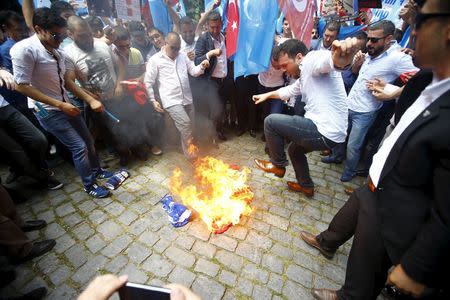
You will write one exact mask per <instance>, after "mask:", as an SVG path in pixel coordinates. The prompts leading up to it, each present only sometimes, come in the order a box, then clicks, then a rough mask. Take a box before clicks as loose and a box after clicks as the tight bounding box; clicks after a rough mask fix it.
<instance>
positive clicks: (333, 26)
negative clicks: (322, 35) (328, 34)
mask: <svg viewBox="0 0 450 300" xmlns="http://www.w3.org/2000/svg"><path fill="white" fill-rule="evenodd" d="M327 29H328V30H329V31H335V32H337V33H338V34H339V31H340V30H341V24H340V23H339V22H337V21H329V22H327V24H326V25H325V29H324V30H323V31H325V30H327Z"/></svg>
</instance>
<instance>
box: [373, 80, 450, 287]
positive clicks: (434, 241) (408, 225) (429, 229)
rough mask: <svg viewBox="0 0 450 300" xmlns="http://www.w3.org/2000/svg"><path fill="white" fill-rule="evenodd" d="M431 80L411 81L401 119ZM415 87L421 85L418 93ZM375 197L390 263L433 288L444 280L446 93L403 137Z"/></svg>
mask: <svg viewBox="0 0 450 300" xmlns="http://www.w3.org/2000/svg"><path fill="white" fill-rule="evenodd" d="M431 79H432V76H430V73H429V72H428V73H427V72H422V73H420V74H418V75H417V77H416V78H412V79H411V80H410V81H409V82H408V84H407V85H406V86H405V89H404V91H403V93H402V95H401V97H400V99H399V104H400V105H399V106H398V107H397V109H396V113H399V114H403V113H404V111H405V110H406V108H407V107H409V105H410V104H411V103H412V102H413V101H411V98H408V97H415V98H413V99H414V100H415V99H417V97H418V96H419V95H420V93H421V90H423V89H424V88H425V87H426V86H427V85H428V84H429V83H430V82H431ZM423 81H424V82H423ZM417 82H422V84H421V87H420V88H418V87H417ZM404 103H406V104H404ZM408 103H409V104H408ZM375 197H377V199H376V205H377V216H378V221H379V226H380V232H381V236H382V238H383V241H384V245H385V247H386V250H387V252H388V255H389V257H390V258H391V260H392V262H393V263H394V264H398V263H401V264H402V266H403V268H404V269H405V271H406V272H407V274H408V275H409V276H411V277H412V278H413V279H415V280H417V281H419V282H423V283H425V284H427V285H429V286H436V284H437V281H438V280H439V279H441V280H442V276H440V275H439V273H440V272H441V271H442V270H443V268H445V267H444V266H446V267H447V268H448V266H450V264H449V262H450V259H449V257H450V256H449V253H450V89H449V90H447V92H445V93H444V94H443V95H441V96H440V97H439V98H438V99H436V100H435V102H433V103H432V104H431V105H430V106H429V107H428V108H427V109H426V110H425V111H424V112H423V113H422V114H420V115H419V117H417V118H416V119H415V120H414V121H413V122H412V123H411V124H410V126H409V127H408V128H407V129H406V130H405V131H404V132H403V133H402V134H401V136H400V137H399V139H398V140H397V142H396V143H395V145H394V147H393V148H392V150H391V152H390V153H389V156H388V158H387V160H386V163H385V166H384V168H383V170H382V172H381V176H380V180H379V184H378V189H377V192H376V193H375ZM447 272H448V271H446V273H444V274H446V278H448V274H447ZM447 280H448V279H447ZM447 288H448V287H447Z"/></svg>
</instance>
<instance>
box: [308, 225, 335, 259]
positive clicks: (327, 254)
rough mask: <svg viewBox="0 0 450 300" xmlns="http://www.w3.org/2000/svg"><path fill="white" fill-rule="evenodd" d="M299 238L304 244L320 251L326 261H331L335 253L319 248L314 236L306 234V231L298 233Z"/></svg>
mask: <svg viewBox="0 0 450 300" xmlns="http://www.w3.org/2000/svg"><path fill="white" fill-rule="evenodd" d="M300 237H301V238H302V240H304V241H305V243H307V244H308V245H310V246H312V247H314V248H316V249H317V250H319V251H320V253H322V255H323V256H325V258H327V259H332V258H333V256H334V253H335V252H336V251H330V250H325V249H323V248H322V246H320V244H319V242H318V241H317V238H316V236H315V235H313V234H311V233H309V232H307V231H301V232H300Z"/></svg>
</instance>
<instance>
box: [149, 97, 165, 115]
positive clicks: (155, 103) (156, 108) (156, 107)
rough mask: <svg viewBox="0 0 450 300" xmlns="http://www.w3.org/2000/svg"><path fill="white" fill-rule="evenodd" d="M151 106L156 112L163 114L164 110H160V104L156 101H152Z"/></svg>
mask: <svg viewBox="0 0 450 300" xmlns="http://www.w3.org/2000/svg"><path fill="white" fill-rule="evenodd" d="M152 104H153V107H154V108H155V110H156V111H157V112H160V113H163V112H164V109H163V108H162V106H161V104H160V103H159V102H158V101H156V100H152Z"/></svg>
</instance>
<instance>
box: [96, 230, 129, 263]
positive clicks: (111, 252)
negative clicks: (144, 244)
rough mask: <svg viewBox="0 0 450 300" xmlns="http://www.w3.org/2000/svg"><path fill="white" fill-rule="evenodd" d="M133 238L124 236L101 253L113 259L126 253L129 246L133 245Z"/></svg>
mask: <svg viewBox="0 0 450 300" xmlns="http://www.w3.org/2000/svg"><path fill="white" fill-rule="evenodd" d="M131 240H132V239H131V238H130V237H129V236H128V235H123V236H121V237H119V238H117V239H115V240H114V241H112V242H111V243H110V244H108V245H107V246H106V247H105V248H103V249H102V250H101V251H100V252H101V253H102V254H103V255H105V256H106V257H109V258H113V257H114V256H116V255H117V254H119V253H121V252H122V251H124V250H125V249H126V248H127V247H128V245H129V244H130V243H131Z"/></svg>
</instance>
